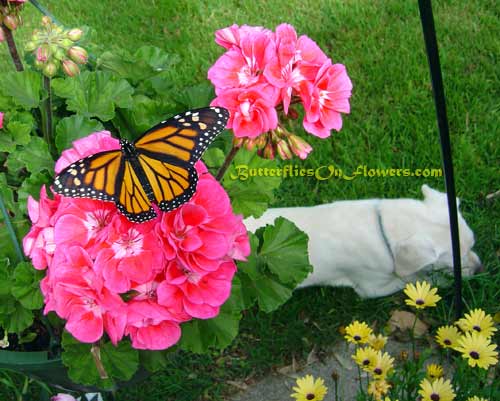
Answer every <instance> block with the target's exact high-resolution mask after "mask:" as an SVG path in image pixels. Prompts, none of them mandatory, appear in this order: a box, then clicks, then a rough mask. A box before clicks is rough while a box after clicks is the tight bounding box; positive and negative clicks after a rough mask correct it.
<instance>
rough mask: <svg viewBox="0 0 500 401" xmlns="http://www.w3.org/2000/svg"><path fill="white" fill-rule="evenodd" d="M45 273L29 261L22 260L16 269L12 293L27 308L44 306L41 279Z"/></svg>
mask: <svg viewBox="0 0 500 401" xmlns="http://www.w3.org/2000/svg"><path fill="white" fill-rule="evenodd" d="M44 275H45V274H44V272H42V271H39V270H36V269H35V268H34V267H33V266H32V265H31V264H30V263H28V262H21V263H19V264H18V265H17V266H16V268H15V269H14V284H13V286H12V289H11V293H12V295H13V296H14V297H15V298H16V299H17V300H18V301H19V302H20V303H21V305H22V306H24V307H25V308H27V309H31V310H33V309H39V308H41V307H42V306H43V296H42V293H41V291H40V280H41V279H42V278H43V277H44Z"/></svg>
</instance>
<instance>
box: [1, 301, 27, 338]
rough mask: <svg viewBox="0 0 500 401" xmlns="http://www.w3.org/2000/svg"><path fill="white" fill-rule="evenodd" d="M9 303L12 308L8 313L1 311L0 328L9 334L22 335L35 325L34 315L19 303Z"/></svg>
mask: <svg viewBox="0 0 500 401" xmlns="http://www.w3.org/2000/svg"><path fill="white" fill-rule="evenodd" d="M7 299H9V298H7ZM0 301H1V300H0ZM8 302H9V303H10V304H11V306H10V307H9V309H8V312H7V313H5V314H3V313H2V311H1V309H0V326H2V327H3V328H4V329H5V330H7V331H8V332H9V333H18V334H20V333H21V332H22V331H23V330H26V329H27V328H28V327H30V326H31V324H32V323H33V313H32V312H31V311H30V310H29V309H26V308H25V307H23V306H22V305H21V304H20V303H19V302H17V301H14V300H9V301H8Z"/></svg>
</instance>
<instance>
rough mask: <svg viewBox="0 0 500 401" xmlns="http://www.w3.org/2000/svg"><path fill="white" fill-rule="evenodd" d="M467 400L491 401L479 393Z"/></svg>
mask: <svg viewBox="0 0 500 401" xmlns="http://www.w3.org/2000/svg"><path fill="white" fill-rule="evenodd" d="M467 401H489V400H488V399H487V398H482V397H481V398H480V397H478V396H477V395H475V396H474V397H469V398H467Z"/></svg>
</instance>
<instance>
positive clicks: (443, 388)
mask: <svg viewBox="0 0 500 401" xmlns="http://www.w3.org/2000/svg"><path fill="white" fill-rule="evenodd" d="M418 393H419V394H420V395H421V396H422V401H452V400H453V399H454V398H455V392H454V391H453V387H452V386H451V382H450V381H449V380H444V379H443V378H440V379H437V380H434V381H433V382H430V381H429V380H427V379H423V380H422V381H421V382H420V390H419V391H418Z"/></svg>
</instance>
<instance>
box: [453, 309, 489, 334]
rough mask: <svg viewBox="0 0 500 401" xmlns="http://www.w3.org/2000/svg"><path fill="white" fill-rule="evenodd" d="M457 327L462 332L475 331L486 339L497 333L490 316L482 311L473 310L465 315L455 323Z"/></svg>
mask: <svg viewBox="0 0 500 401" xmlns="http://www.w3.org/2000/svg"><path fill="white" fill-rule="evenodd" d="M457 325H458V327H460V328H461V329H462V331H464V332H467V331H477V332H478V333H481V334H482V335H484V336H486V337H488V338H489V337H491V336H492V335H493V333H495V331H497V329H496V327H494V323H493V318H492V317H491V315H487V314H486V313H484V311H483V310H482V309H474V310H472V311H470V313H466V314H465V317H463V318H462V319H460V320H459V321H458V322H457Z"/></svg>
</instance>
